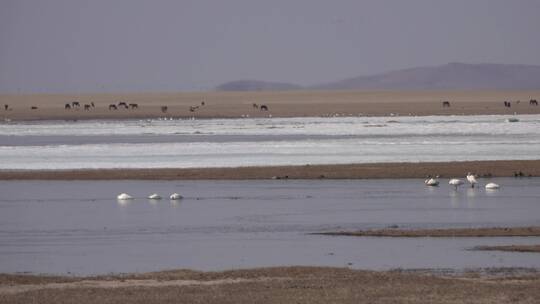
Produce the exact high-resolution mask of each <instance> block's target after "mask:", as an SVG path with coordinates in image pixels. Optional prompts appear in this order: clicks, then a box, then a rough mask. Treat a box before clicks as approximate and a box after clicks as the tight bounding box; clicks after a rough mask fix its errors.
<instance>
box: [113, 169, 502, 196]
mask: <svg viewBox="0 0 540 304" xmlns="http://www.w3.org/2000/svg"><path fill="white" fill-rule="evenodd" d="M466 178H467V181H468V182H469V183H470V184H471V188H474V187H475V185H476V184H478V181H477V180H476V176H475V175H474V174H471V173H470V172H469V173H467V177H466ZM424 184H426V186H430V187H437V186H439V176H438V175H437V176H435V177H431V176H428V178H427V179H426V180H425V181H424ZM448 184H450V185H451V186H454V188H455V190H457V188H458V187H459V186H461V185H463V184H465V182H464V181H463V180H461V179H459V178H452V179H450V181H448ZM485 188H486V189H488V190H494V189H499V188H500V186H499V185H498V184H496V183H488V184H486V186H485ZM116 199H118V200H121V201H126V200H132V199H134V198H133V196H131V195H129V194H127V193H120V194H118V196H117V197H116ZM148 199H151V200H160V199H162V197H161V196H160V195H159V194H157V193H152V194H150V195H149V196H148ZM169 199H170V200H174V201H176V200H181V199H183V197H182V196H181V195H180V194H178V193H173V194H171V195H170V196H169Z"/></svg>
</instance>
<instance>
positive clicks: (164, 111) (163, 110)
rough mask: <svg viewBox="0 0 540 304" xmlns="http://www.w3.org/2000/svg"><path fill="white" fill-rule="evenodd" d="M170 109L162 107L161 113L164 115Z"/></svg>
mask: <svg viewBox="0 0 540 304" xmlns="http://www.w3.org/2000/svg"><path fill="white" fill-rule="evenodd" d="M168 109H169V107H167V106H161V112H162V113H167V110H168Z"/></svg>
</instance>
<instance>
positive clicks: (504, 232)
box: [315, 227, 540, 237]
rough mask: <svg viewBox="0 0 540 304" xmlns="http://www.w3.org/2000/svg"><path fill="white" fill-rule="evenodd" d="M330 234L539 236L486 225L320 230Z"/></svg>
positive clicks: (536, 230) (524, 230)
mask: <svg viewBox="0 0 540 304" xmlns="http://www.w3.org/2000/svg"><path fill="white" fill-rule="evenodd" d="M315 234H320V235H331V236H375V237H516V236H518V237H519V236H540V227H488V228H450V229H397V228H386V229H376V230H360V231H336V232H320V233H315Z"/></svg>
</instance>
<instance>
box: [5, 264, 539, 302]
mask: <svg viewBox="0 0 540 304" xmlns="http://www.w3.org/2000/svg"><path fill="white" fill-rule="evenodd" d="M539 287H540V276H539V275H538V274H537V273H536V272H534V273H529V274H525V273H521V274H519V273H518V274H515V273H514V272H513V271H509V272H508V274H507V275H503V276H485V275H482V273H481V272H466V273H464V274H462V275H455V276H444V275H435V274H433V273H431V274H429V273H428V274H425V273H423V274H419V273H414V272H413V273H411V272H407V271H405V272H403V271H384V272H375V271H363V270H351V269H347V268H325V267H274V268H255V269H246V270H233V271H224V272H197V271H190V270H171V271H163V272H155V273H144V274H127V275H122V276H118V275H110V276H100V277H50V276H49V277H47V276H38V275H8V274H2V275H0V303H29V302H35V301H36V300H38V301H39V302H40V303H126V302H129V303H178V302H182V303H402V302H407V303H409V302H410V303H433V302H437V303H469V302H470V303H510V302H511V303H536V302H537V300H538V298H540V288H539Z"/></svg>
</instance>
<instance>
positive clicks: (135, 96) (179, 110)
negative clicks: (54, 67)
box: [0, 90, 540, 121]
mask: <svg viewBox="0 0 540 304" xmlns="http://www.w3.org/2000/svg"><path fill="white" fill-rule="evenodd" d="M530 99H540V91H538V90H536V91H494V90H492V91H480V90H476V91H284V92H194V93H129V94H87V95H68V94H64V95H62V94H56V95H55V94H34V95H0V106H1V108H0V119H2V120H14V121H16V120H83V119H148V118H157V117H174V118H191V117H195V118H238V117H247V116H249V117H269V116H272V117H306V116H335V115H339V116H391V115H400V116H409V115H417V116H426V115H475V114H508V115H512V114H514V113H516V114H540V106H531V105H529V100H530ZM444 100H448V101H450V103H451V106H450V107H442V101H444ZM505 100H511V101H512V107H510V108H507V107H504V105H503V101H505ZM518 100H519V101H520V103H517V101H518ZM72 101H78V102H79V103H80V104H81V108H79V109H76V110H73V109H71V110H65V109H64V107H65V104H66V103H71V102H72ZM119 102H125V103H128V104H129V103H135V104H137V105H138V108H137V109H123V108H120V109H118V110H109V105H110V104H118V103H119ZM202 102H204V105H202ZM91 103H94V105H95V107H90V108H89V109H88V110H84V105H85V104H88V105H91ZM254 103H256V104H258V105H263V104H264V105H266V106H267V107H268V111H261V110H260V109H258V108H255V107H253V104H254ZM4 105H8V106H9V110H7V111H6V110H4ZM162 106H167V112H166V113H163V112H162V111H161V107H162ZM32 107H37V108H36V109H32ZM190 107H193V108H192V110H193V111H191V110H190Z"/></svg>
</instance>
